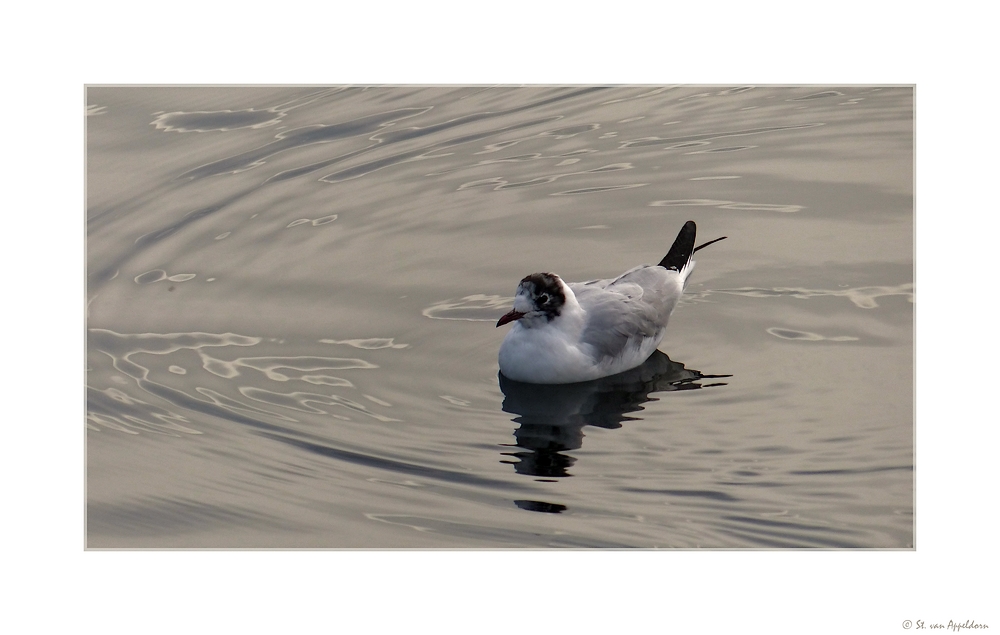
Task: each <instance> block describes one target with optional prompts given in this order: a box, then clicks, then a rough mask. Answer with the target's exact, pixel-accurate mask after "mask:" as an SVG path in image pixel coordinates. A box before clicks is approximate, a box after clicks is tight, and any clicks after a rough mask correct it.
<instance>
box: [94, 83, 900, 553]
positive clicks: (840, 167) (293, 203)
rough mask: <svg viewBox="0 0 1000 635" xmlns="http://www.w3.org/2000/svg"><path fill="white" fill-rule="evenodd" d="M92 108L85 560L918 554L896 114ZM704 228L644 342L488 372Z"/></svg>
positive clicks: (696, 103) (896, 99)
mask: <svg viewBox="0 0 1000 635" xmlns="http://www.w3.org/2000/svg"><path fill="white" fill-rule="evenodd" d="M87 96H88V107H87V159H88V176H87V178H88V190H87V192H88V220H87V259H88V262H87V276H88V277H87V280H88V284H87V391H88V393H87V394H88V400H87V414H86V425H87V430H88V436H87V466H88V467H87V469H88V472H87V495H88V507H87V510H88V511H87V527H88V545H89V546H91V547H136V546H138V547H164V546H166V547H170V546H193V547H198V546H202V547H525V546H528V547H912V544H913V530H912V522H913V519H912V513H913V486H912V483H913V469H914V465H913V445H912V381H911V377H912V364H913V357H912V355H913V353H912V316H913V301H914V286H913V275H912V262H913V261H912V241H911V236H912V230H913V224H912V223H913V213H912V212H913V192H912V149H913V140H912V125H913V115H912V96H913V95H912V90H910V89H907V88H879V87H850V88H842V87H836V88H818V87H805V88H768V87H750V86H740V87H710V88H705V87H648V86H647V87H597V86H585V87H530V88H511V87H491V88H485V87H469V88H466V87H387V88H363V87H337V88H330V89H325V88H315V87H313V88H301V89H297V88H90V89H88V95H87ZM689 218H690V219H694V220H696V221H697V222H698V226H699V233H700V236H703V237H706V238H710V237H713V236H716V235H723V234H725V235H728V236H729V237H730V238H729V240H727V241H725V242H724V243H720V244H719V245H713V246H712V247H711V248H710V249H707V250H705V251H704V252H699V257H698V261H699V263H698V269H697V270H696V272H695V274H694V276H693V277H692V279H691V284H690V285H689V288H688V291H687V294H686V295H685V297H684V299H683V300H682V302H681V305H680V306H679V307H678V309H677V310H676V311H675V313H674V316H673V318H672V320H671V326H670V329H668V333H667V337H666V339H665V340H664V342H663V344H662V345H661V350H662V352H658V353H657V354H656V355H654V356H653V357H652V358H651V359H650V360H649V361H648V362H647V363H646V364H644V365H643V366H642V367H640V368H639V369H636V370H635V371H632V372H630V373H626V374H624V375H623V376H619V377H615V378H608V379H606V380H601V381H599V382H590V383H587V384H580V385H573V386H562V387H539V386H530V385H523V384H517V383H516V382H510V381H507V380H506V379H505V378H503V377H500V378H499V381H498V375H497V364H496V352H497V348H498V346H499V343H500V340H501V339H502V336H503V332H502V330H497V329H495V328H494V324H495V323H496V319H497V317H498V316H499V315H502V314H503V313H504V312H506V311H507V310H508V309H509V304H510V302H511V294H512V293H513V291H514V288H515V287H516V284H517V281H518V280H520V279H521V278H522V277H523V276H524V275H526V274H528V273H531V272H533V271H554V272H556V273H559V274H560V275H562V276H563V277H565V278H567V279H569V280H588V279H595V278H605V277H608V276H612V275H617V274H618V273H621V272H622V271H624V270H626V269H628V268H631V267H632V266H634V265H636V264H639V263H642V262H656V261H658V260H659V259H660V258H661V257H662V255H663V253H665V250H666V248H667V247H668V246H669V242H670V240H671V237H672V236H673V235H674V234H675V233H676V230H677V227H679V226H680V224H682V223H683V222H684V221H685V220H687V219H689ZM673 360H681V361H683V363H680V362H678V361H673ZM695 368H697V369H703V370H701V371H699V370H693V369H695ZM569 477H572V478H569Z"/></svg>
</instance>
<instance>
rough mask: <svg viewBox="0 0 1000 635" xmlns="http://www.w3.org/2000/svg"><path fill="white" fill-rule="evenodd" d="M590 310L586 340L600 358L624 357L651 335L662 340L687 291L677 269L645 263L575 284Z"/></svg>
mask: <svg viewBox="0 0 1000 635" xmlns="http://www.w3.org/2000/svg"><path fill="white" fill-rule="evenodd" d="M570 288H571V289H573V293H574V294H576V299H577V301H578V302H579V303H580V305H581V306H582V307H583V308H584V309H585V310H586V312H587V323H586V325H585V326H584V329H583V334H582V338H581V339H582V341H583V343H584V344H588V345H590V346H593V347H594V352H595V355H596V356H597V358H598V359H603V358H608V357H611V358H613V357H620V356H621V355H622V353H623V352H624V351H627V350H628V349H629V348H631V347H635V348H638V347H639V346H640V345H641V344H642V343H643V342H644V341H646V340H647V339H649V338H654V339H656V341H657V343H659V340H660V338H662V337H663V332H664V330H665V329H666V326H667V320H668V319H669V318H670V313H671V312H672V311H673V309H674V306H676V305H677V301H678V300H679V299H680V296H681V294H682V293H683V281H682V280H681V279H680V277H679V275H678V274H677V272H676V271H668V270H667V269H664V268H663V267H652V266H642V267H636V268H635V269H632V270H631V271H627V272H626V273H624V274H622V275H621V276H619V277H618V278H616V279H614V280H595V281H591V282H588V283H578V284H571V285H570Z"/></svg>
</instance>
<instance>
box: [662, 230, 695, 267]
mask: <svg viewBox="0 0 1000 635" xmlns="http://www.w3.org/2000/svg"><path fill="white" fill-rule="evenodd" d="M697 231H698V227H697V225H695V224H694V221H693V220H689V221H688V222H686V223H684V226H683V227H681V231H680V232H678V234H677V238H676V239H675V240H674V244H673V245H671V247H670V251H668V252H667V255H666V256H664V257H663V260H661V261H660V262H659V265H660V266H661V267H664V268H666V269H673V270H674V271H680V270H681V269H683V268H684V267H686V266H687V263H688V261H690V260H691V255H692V254H694V252H695V249H694V238H695V234H697Z"/></svg>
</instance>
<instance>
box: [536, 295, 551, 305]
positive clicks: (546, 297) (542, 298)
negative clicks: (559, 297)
mask: <svg viewBox="0 0 1000 635" xmlns="http://www.w3.org/2000/svg"><path fill="white" fill-rule="evenodd" d="M548 301H549V295H548V294H547V293H543V294H542V295H540V296H538V302H539V304H547V303H548Z"/></svg>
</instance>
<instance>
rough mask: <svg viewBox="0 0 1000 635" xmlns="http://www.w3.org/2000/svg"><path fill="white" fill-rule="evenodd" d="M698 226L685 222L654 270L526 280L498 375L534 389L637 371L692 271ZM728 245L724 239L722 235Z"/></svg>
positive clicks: (512, 314) (646, 267) (660, 334)
mask: <svg viewBox="0 0 1000 635" xmlns="http://www.w3.org/2000/svg"><path fill="white" fill-rule="evenodd" d="M695 229H696V228H695V224H694V221H688V222H686V223H684V227H682V228H681V231H680V233H679V234H677V239H676V240H675V241H674V244H673V246H672V247H670V251H668V252H667V255H666V256H664V257H663V259H662V260H660V262H659V264H656V265H641V266H638V267H635V268H633V269H629V270H628V271H626V272H625V273H623V274H621V275H620V276H618V277H617V278H615V279H613V280H591V281H590V282H579V283H571V284H566V283H565V282H563V281H562V279H561V278H560V277H559V276H557V275H555V274H552V273H534V274H531V275H530V276H528V277H526V278H524V279H523V280H521V284H520V285H518V287H517V295H516V296H515V297H514V309H513V310H512V311H510V312H509V313H507V314H506V315H504V316H503V317H501V318H500V320H499V321H498V322H497V326H502V325H504V324H508V323H510V322H513V323H514V324H513V325H512V326H511V328H510V331H509V332H508V333H507V337H505V338H504V340H503V343H502V344H501V345H500V353H499V357H498V360H499V362H500V372H502V373H503V374H504V375H505V376H506V377H508V378H510V379H515V380H517V381H523V382H530V383H533V384H569V383H573V382H581V381H591V380H594V379H599V378H601V377H608V376H611V375H615V374H617V373H621V372H624V371H626V370H629V369H631V368H635V367H637V366H639V365H640V364H642V363H643V362H644V361H646V359H647V358H649V356H650V355H652V353H653V351H655V350H656V347H657V346H659V344H660V341H661V340H662V339H663V335H664V334H665V333H666V330H667V320H668V319H669V318H670V313H671V312H672V311H673V310H674V307H675V306H677V302H678V300H680V298H681V296H682V295H683V294H684V286H685V285H686V284H687V280H688V277H689V276H690V275H691V272H692V271H693V270H694V260H692V259H691V257H692V256H693V255H694V252H696V251H698V250H699V249H701V248H702V247H706V246H708V245H710V244H712V243H714V242H717V241H719V240H722V238H717V239H715V240H713V241H710V242H707V243H705V244H704V245H701V246H699V247H695V246H694V238H695ZM723 238H725V236H723Z"/></svg>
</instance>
